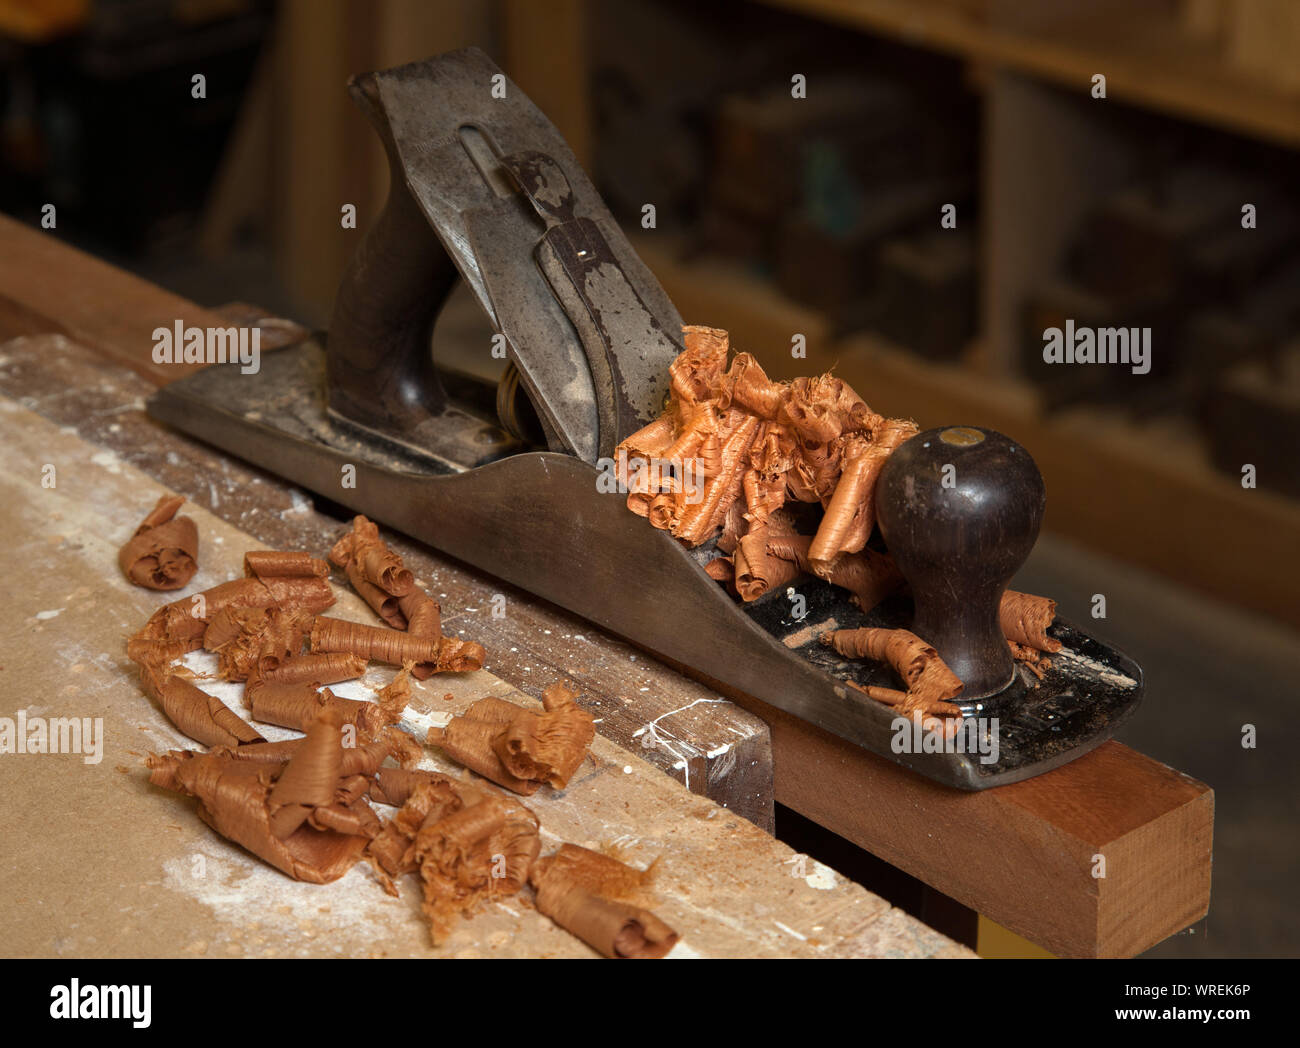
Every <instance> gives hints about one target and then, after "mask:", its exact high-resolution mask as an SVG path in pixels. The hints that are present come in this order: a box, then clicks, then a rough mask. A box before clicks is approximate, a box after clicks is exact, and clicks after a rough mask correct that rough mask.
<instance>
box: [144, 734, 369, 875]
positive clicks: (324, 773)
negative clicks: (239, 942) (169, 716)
mask: <svg viewBox="0 0 1300 1048" xmlns="http://www.w3.org/2000/svg"><path fill="white" fill-rule="evenodd" d="M340 749H341V742H340V732H339V724H338V722H337V720H333V719H332V718H331V717H330V716H329V715H328V714H327V715H326V716H325V717H324V718H322V719H321V720H320V721H319V722H318V723H317V724H316V725H315V726H314V727H313V730H312V731H311V732H309V733H308V736H307V738H306V739H304V740H303V744H302V746H301V747H300V748H299V750H298V751H297V753H296V754H295V755H294V757H293V758H292V759H290V760H289V761H288V762H287V763H285V764H283V765H279V764H268V763H263V762H260V761H241V760H234V759H232V758H230V757H229V756H226V755H224V754H221V753H207V754H199V755H195V756H193V757H190V758H188V759H171V760H168V759H163V760H159V761H157V762H155V764H154V767H153V769H152V771H151V774H150V781H151V782H153V783H154V784H155V785H158V786H162V787H164V788H166V789H171V790H176V791H178V792H180V793H184V794H187V795H189V796H192V797H196V798H197V799H198V801H199V815H200V817H202V819H203V821H204V822H206V823H208V825H210V826H211V827H212V828H213V829H214V830H216V831H217V832H218V833H220V834H222V835H223V836H225V837H228V838H229V839H230V840H232V841H234V842H235V843H236V844H239V845H242V846H243V847H245V848H247V849H248V850H249V851H251V852H252V853H253V854H254V855H257V856H258V857H260V858H262V859H264V860H265V861H266V862H269V863H270V864H271V865H272V866H274V867H276V868H277V869H279V870H281V871H283V872H284V873H286V874H288V875H289V876H290V877H293V878H295V879H296V880H303V881H310V882H313V883H316V884H325V883H328V882H330V881H334V880H337V879H338V878H339V877H342V876H343V874H345V873H346V872H347V871H348V870H349V869H350V868H351V867H352V866H353V865H354V864H355V863H356V861H357V859H359V858H360V857H361V854H362V852H363V851H364V850H365V847H366V843H367V841H368V840H369V838H370V836H373V835H374V834H377V833H378V832H379V824H378V820H377V818H376V817H375V815H374V812H373V811H371V809H370V808H369V805H368V804H367V802H366V801H365V800H364V799H363V798H358V799H356V800H353V801H352V802H351V803H350V804H340V803H339V802H338V801H337V799H336V794H337V791H338V788H339V787H340V786H341V785H342V779H341V777H336V778H335V779H334V781H333V783H331V782H330V776H331V774H332V773H334V772H336V771H340V770H341V768H340V760H339V750H340ZM327 787H329V788H328V789H327ZM304 812H305V815H304ZM300 816H304V817H302V818H300Z"/></svg>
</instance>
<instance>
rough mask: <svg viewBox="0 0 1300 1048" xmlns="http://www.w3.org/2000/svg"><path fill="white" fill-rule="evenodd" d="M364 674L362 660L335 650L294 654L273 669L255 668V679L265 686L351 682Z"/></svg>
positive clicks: (364, 667)
mask: <svg viewBox="0 0 1300 1048" xmlns="http://www.w3.org/2000/svg"><path fill="white" fill-rule="evenodd" d="M365 672H366V660H365V659H363V658H359V657H358V656H356V655H349V654H348V653H347V652H344V651H335V652H324V653H321V652H315V653H312V654H307V655H298V656H296V657H295V658H292V659H286V660H285V661H284V662H281V663H279V664H277V665H274V666H265V667H259V668H258V673H257V677H258V679H259V680H261V681H262V682H263V683H265V684H338V683H340V682H342V681H345V680H355V679H356V678H357V677H360V676H361V675H362V674H363V673H365Z"/></svg>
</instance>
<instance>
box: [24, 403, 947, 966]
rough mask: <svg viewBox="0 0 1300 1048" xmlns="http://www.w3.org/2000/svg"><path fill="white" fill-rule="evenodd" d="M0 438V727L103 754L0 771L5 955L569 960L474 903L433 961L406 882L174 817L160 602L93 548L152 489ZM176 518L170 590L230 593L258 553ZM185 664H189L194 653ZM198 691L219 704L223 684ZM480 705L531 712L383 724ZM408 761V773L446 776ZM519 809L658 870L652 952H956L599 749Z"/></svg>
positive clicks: (109, 457) (550, 843)
mask: <svg viewBox="0 0 1300 1048" xmlns="http://www.w3.org/2000/svg"><path fill="white" fill-rule="evenodd" d="M0 435H2V436H3V439H4V442H5V447H6V452H7V459H6V465H7V467H8V468H6V469H5V470H4V472H3V474H2V475H0V533H3V534H4V535H5V536H6V537H7V541H6V544H5V545H4V547H3V553H0V570H3V573H4V577H5V579H6V581H7V585H8V587H9V594H10V596H9V613H8V614H7V615H6V616H5V619H4V623H3V626H0V650H3V651H4V652H5V653H6V656H5V659H4V665H3V668H0V682H2V683H3V687H0V694H3V696H4V699H3V708H2V709H0V715H3V716H7V717H16V714H17V712H18V710H20V709H22V710H26V711H27V714H28V715H29V716H31V717H46V718H55V717H77V718H92V720H93V719H94V718H100V719H101V720H102V738H103V740H104V743H103V748H102V751H101V753H100V754H99V756H100V759H99V760H98V761H97V762H94V761H93V755H90V756H91V757H92V762H90V763H88V762H87V755H86V754H84V753H60V754H30V753H29V754H21V755H6V756H5V757H4V759H3V760H0V790H3V793H4V796H5V798H6V801H5V804H4V805H3V807H2V808H0V836H2V837H3V839H4V841H5V842H6V843H5V849H6V859H7V861H6V863H5V865H4V869H3V871H0V894H2V895H3V898H4V899H5V900H6V901H5V905H4V907H3V912H4V925H5V929H6V938H5V943H6V950H7V952H8V953H9V954H11V955H15V956H24V957H31V956H54V955H62V956H79V957H100V956H139V955H146V956H326V957H328V956H417V957H426V956H453V957H477V956H525V957H583V956H591V955H592V951H591V950H590V949H588V948H587V947H586V946H585V945H583V944H582V943H581V942H580V941H579V940H577V939H575V938H573V937H572V936H570V935H568V934H567V933H565V932H563V931H562V930H560V929H558V928H556V927H555V926H554V925H553V924H552V923H551V922H550V921H549V920H547V919H546V918H544V917H542V916H540V915H539V914H537V913H536V912H535V911H533V910H532V908H531V904H530V896H529V894H528V893H527V892H525V893H523V894H521V895H519V896H514V897H510V898H508V899H505V900H503V901H501V902H498V903H496V904H494V905H492V906H489V907H487V908H486V909H485V911H483V912H481V913H480V914H478V915H477V916H476V917H475V918H474V919H473V920H472V921H468V922H464V923H462V924H461V925H460V926H459V927H458V928H457V930H456V931H455V932H454V933H453V934H452V936H451V938H450V940H449V941H448V942H447V943H446V944H444V945H443V946H442V947H440V948H436V949H435V948H433V947H431V946H430V945H429V941H428V932H427V928H426V927H425V925H424V922H423V919H422V918H421V916H420V914H419V910H418V899H419V893H418V887H417V885H416V883H415V881H414V879H413V878H404V879H403V881H402V885H401V887H402V897H401V898H400V899H392V898H390V897H388V896H386V895H384V894H383V893H382V892H381V891H380V889H379V887H378V885H377V884H376V883H375V881H374V880H373V877H372V876H371V874H370V873H369V872H368V868H367V867H365V865H364V864H362V865H359V866H357V867H355V868H354V869H353V870H351V871H350V872H349V873H348V874H347V875H346V876H345V877H343V878H342V879H341V880H339V881H337V882H335V883H333V884H330V885H324V886H319V885H310V884H302V883H298V882H294V881H292V880H290V879H289V878H287V877H285V876H283V875H282V874H280V873H279V872H277V871H276V870H274V869H272V868H271V867H269V866H267V865H265V864H264V863H262V862H261V861H260V860H257V859H255V858H253V857H251V856H250V855H248V854H247V853H245V852H243V851H242V850H241V849H239V848H238V847H236V846H235V845H233V844H232V843H230V842H229V841H226V840H225V839H224V838H221V837H220V836H218V835H217V834H215V833H214V832H212V831H211V830H209V829H208V827H207V826H206V825H205V824H204V823H202V822H201V821H200V819H199V818H198V817H197V815H196V813H195V811H194V805H193V802H192V801H189V800H187V799H185V798H182V797H180V796H178V795H176V794H173V793H170V792H168V791H165V790H161V789H158V788H156V787H154V786H152V785H150V784H149V783H148V781H147V776H146V773H145V771H144V769H143V768H142V767H141V763H140V762H141V755H142V754H144V753H146V752H149V751H160V750H166V749H168V748H173V747H184V746H186V745H187V744H188V740H186V739H185V738H184V736H182V735H181V734H180V733H179V732H178V731H176V729H175V728H174V727H173V726H172V725H171V724H170V723H169V722H168V721H167V719H166V718H165V716H164V715H163V714H162V713H161V711H160V710H158V709H157V708H156V707H155V706H154V705H153V704H152V703H151V702H150V700H149V699H148V698H146V696H145V695H144V694H143V693H142V692H141V691H140V689H139V687H138V685H137V682H136V680H135V674H134V671H133V668H132V667H131V665H130V663H129V662H128V661H127V659H126V656H125V653H124V650H123V648H124V638H125V637H126V635H127V634H128V633H129V632H131V631H133V630H134V629H135V628H137V627H138V626H139V624H141V623H142V622H143V621H144V620H145V619H146V618H147V617H148V615H149V613H150V612H151V611H152V610H153V609H154V608H156V607H157V606H159V605H160V604H162V603H164V602H165V601H167V600H168V599H171V598H172V597H174V596H176V594H159V593H155V592H151V591H148V590H143V589H139V588H137V587H133V586H131V585H130V584H128V583H127V582H126V580H125V578H124V577H123V576H122V574H121V572H120V571H119V570H118V569H117V563H116V550H117V546H118V544H119V543H120V542H121V541H122V539H123V538H124V537H126V536H128V535H129V534H130V533H131V532H132V531H133V530H134V527H135V525H136V523H138V518H139V516H140V514H141V511H142V509H144V508H146V507H149V506H152V505H153V503H154V502H155V501H156V500H157V498H158V497H159V496H160V495H161V494H163V493H164V492H165V491H166V489H165V488H163V487H161V486H160V485H158V484H157V483H155V482H154V481H153V480H151V479H150V478H148V477H147V476H145V475H144V474H143V473H141V472H140V471H139V470H137V469H135V468H133V467H132V466H130V465H129V464H128V463H127V462H126V461H124V460H123V459H122V458H121V457H119V456H118V455H115V454H113V453H111V452H107V451H105V450H103V449H102V448H99V447H97V446H95V445H93V444H89V443H87V442H85V441H83V440H81V439H80V438H79V437H78V436H77V435H76V434H75V433H73V432H71V431H70V429H69V428H68V427H63V426H59V425H57V424H56V423H53V422H51V421H49V420H47V419H45V418H42V417H41V416H39V415H37V414H35V413H34V412H31V411H28V410H26V409H24V408H23V407H21V406H20V405H19V404H18V403H16V402H15V401H13V400H10V399H6V398H0ZM46 464H53V465H54V466H55V467H56V474H55V478H56V482H55V484H54V486H53V487H47V486H44V485H43V484H42V477H43V476H44V475H45V474H44V467H45V465H46ZM187 512H188V513H190V514H191V515H192V516H193V517H194V519H195V521H196V523H197V524H198V527H199V533H200V535H201V547H200V574H199V575H198V576H197V577H196V578H195V580H194V582H193V583H191V585H190V587H188V588H187V589H186V590H184V591H180V592H181V595H184V594H185V593H188V592H190V591H197V590H198V589H199V588H204V587H207V586H210V585H212V584H214V583H215V582H217V581H221V580H224V579H226V578H230V577H237V576H239V575H240V574H242V570H241V569H242V557H243V553H244V551H245V550H247V549H250V548H257V546H258V545H259V544H258V543H257V542H256V540H255V539H254V538H253V537H252V536H249V535H246V534H244V533H242V532H240V531H239V530H238V529H236V528H234V527H232V526H231V525H230V524H227V523H226V522H224V521H222V520H221V519H220V518H218V517H216V516H213V515H212V514H210V513H208V512H206V511H205V510H203V509H201V508H195V507H188V508H187ZM310 512H311V511H309V510H307V511H304V513H307V514H310ZM323 523H324V522H322V524H323ZM336 590H337V592H338V594H339V598H340V599H339V603H338V604H337V605H336V606H335V607H334V608H333V609H331V614H336V615H339V616H341V617H344V618H352V619H356V620H364V619H366V618H368V617H369V609H368V608H366V607H365V605H364V604H363V603H362V602H361V601H360V599H359V598H358V597H356V595H355V594H352V593H350V592H348V591H347V590H346V589H344V588H343V587H336ZM188 658H189V660H190V662H191V664H192V665H194V666H195V667H196V668H198V669H200V670H202V669H204V668H207V667H208V665H209V664H207V663H205V662H204V661H203V660H204V659H210V658H211V657H210V656H207V655H206V653H203V654H199V653H196V654H195V655H191V656H189V657H188ZM392 675H393V671H392V669H375V668H372V669H371V670H370V671H368V672H367V676H366V678H365V681H364V683H363V684H361V685H358V684H353V685H350V687H352V688H361V689H362V691H361V693H360V695H354V696H353V697H362V696H364V694H365V688H366V686H367V685H368V686H369V688H370V689H374V688H377V687H381V686H382V685H383V684H384V683H386V682H387V681H388V680H391V678H392ZM200 683H201V684H202V685H203V686H204V687H205V688H207V689H208V690H211V691H213V692H214V693H218V694H222V695H223V698H226V700H227V702H228V704H229V705H231V706H232V708H237V709H238V708H240V706H239V700H238V698H237V697H236V696H237V693H238V692H239V691H240V690H241V689H240V688H239V686H232V685H223V684H221V683H220V682H217V681H206V680H205V681H200ZM342 687H344V688H346V687H349V686H342ZM223 689H224V691H223ZM484 694H492V695H496V696H499V697H502V698H506V699H509V700H511V701H519V702H524V703H528V702H531V701H532V700H530V699H528V698H527V697H525V696H522V695H521V694H520V693H519V692H517V691H516V690H515V689H514V688H512V687H511V686H510V685H509V684H507V683H506V682H504V681H502V680H500V679H499V678H497V677H494V676H493V675H492V674H490V673H487V672H486V671H480V672H477V673H472V674H461V675H454V676H439V677H434V678H431V679H430V680H428V681H426V682H423V683H418V684H417V685H416V693H415V696H414V698H413V700H412V703H411V704H410V706H409V707H408V709H407V714H406V717H405V718H404V722H405V723H411V724H414V725H419V724H421V723H422V722H427V721H428V720H429V719H430V716H429V715H430V713H435V714H438V713H440V714H443V715H444V717H445V715H446V714H448V713H455V712H458V711H461V710H463V709H464V708H465V707H466V706H467V705H468V704H469V703H470V702H471V701H472V700H473V699H475V698H478V697H480V696H482V695H484ZM241 711H242V710H241ZM264 733H265V734H266V735H267V737H268V738H279V737H293V736H294V735H296V734H297V733H293V732H276V730H275V729H273V728H265V729H264ZM426 752H427V756H426V759H425V761H424V762H423V764H422V766H424V767H429V768H432V769H437V770H440V771H443V772H448V773H452V774H458V773H460V771H461V769H459V768H457V767H456V766H455V765H454V764H452V763H450V762H449V761H447V760H446V759H445V758H444V757H443V756H442V755H441V754H440V753H439V752H438V751H433V750H429V751H426ZM527 803H528V806H529V807H530V808H531V809H532V810H533V811H534V812H535V813H536V814H537V815H538V817H539V819H540V820H541V825H542V836H543V851H544V852H548V851H550V850H553V848H554V847H556V846H558V844H559V843H560V842H563V841H572V842H575V843H580V844H584V845H586V846H589V847H616V848H618V849H621V854H622V855H623V857H624V859H625V861H629V862H630V863H632V864H633V865H636V866H639V867H644V866H647V865H648V864H649V863H650V862H652V861H654V860H655V859H658V860H659V872H658V874H657V876H656V880H655V891H656V894H657V898H658V902H657V904H656V911H657V912H658V913H659V914H660V916H661V917H663V919H665V920H666V921H668V922H669V923H670V924H671V925H672V926H673V927H674V928H675V929H676V930H677V931H678V932H679V933H681V935H682V936H683V942H682V943H681V944H679V945H678V947H677V948H676V950H675V956H678V957H714V956H716V957H736V956H743V957H816V956H950V957H959V956H971V954H970V953H969V951H968V950H966V949H965V948H964V947H961V946H958V945H957V944H955V943H953V942H951V941H950V940H948V939H946V938H945V937H943V936H941V935H939V934H937V933H936V932H933V931H932V930H930V929H929V928H927V927H926V926H924V925H923V924H921V923H920V922H918V921H916V920H914V919H913V918H911V917H908V916H906V915H905V914H903V913H901V912H899V911H897V910H894V909H892V908H891V907H890V906H889V905H888V904H887V903H886V902H884V900H882V899H880V898H878V897H877V896H875V895H872V894H871V893H869V892H867V891H866V890H865V889H863V888H862V887H861V886H859V885H856V884H853V883H852V882H850V881H847V880H845V879H844V878H842V877H840V876H838V875H836V874H835V873H834V872H833V871H831V870H830V869H828V868H827V867H824V866H821V865H819V864H817V863H815V862H813V861H812V860H811V859H807V858H806V857H800V856H798V855H796V854H795V853H794V852H793V851H792V850H791V849H789V848H787V847H786V846H784V845H782V844H781V843H779V842H778V841H776V840H775V839H774V838H772V837H770V836H769V835H768V834H766V833H764V832H762V831H761V830H759V829H758V828H757V827H755V826H753V825H752V824H751V823H749V822H747V821H746V820H744V819H742V818H740V817H739V816H737V815H735V814H733V813H731V812H728V811H726V810H725V809H722V808H720V807H718V806H717V805H715V804H713V803H712V802H711V801H708V800H706V799H703V798H700V797H697V796H695V795H693V794H691V793H690V792H688V791H687V790H686V789H685V788H684V787H683V786H681V785H680V784H678V783H676V782H674V781H673V780H672V779H671V778H669V777H668V776H666V775H663V774H662V773H661V772H660V771H659V770H658V769H657V768H655V767H654V766H652V765H650V764H649V763H647V762H646V761H644V760H642V759H641V757H640V756H639V755H638V754H636V753H632V752H629V751H627V750H624V749H622V748H621V747H620V746H618V745H617V744H616V743H614V742H612V741H610V740H609V739H607V738H605V737H603V736H598V737H597V741H596V742H595V744H594V745H593V748H592V753H591V755H590V757H589V758H588V759H587V761H586V762H585V763H584V764H583V766H582V767H581V768H580V769H579V771H578V773H577V775H576V776H575V778H574V779H573V780H572V781H571V782H570V784H569V786H568V788H567V789H565V790H564V791H562V792H557V791H553V790H551V789H550V788H549V787H545V788H543V791H542V792H540V793H538V794H536V795H535V796H533V797H531V798H529V799H528V802H527Z"/></svg>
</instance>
